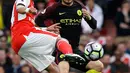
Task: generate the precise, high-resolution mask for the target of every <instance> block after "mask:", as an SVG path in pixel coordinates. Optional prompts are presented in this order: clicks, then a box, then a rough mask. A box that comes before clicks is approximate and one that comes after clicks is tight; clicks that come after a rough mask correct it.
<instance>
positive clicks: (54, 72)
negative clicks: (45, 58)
mask: <svg viewBox="0 0 130 73" xmlns="http://www.w3.org/2000/svg"><path fill="white" fill-rule="evenodd" d="M47 71H48V72H49V73H60V70H59V68H58V65H57V64H55V63H54V62H52V63H51V64H50V65H49V67H48V68H47Z"/></svg>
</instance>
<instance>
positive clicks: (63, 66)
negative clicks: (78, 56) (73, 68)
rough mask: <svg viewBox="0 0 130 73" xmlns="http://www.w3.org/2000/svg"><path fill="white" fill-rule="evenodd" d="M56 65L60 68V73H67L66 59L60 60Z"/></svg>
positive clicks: (67, 64)
mask: <svg viewBox="0 0 130 73" xmlns="http://www.w3.org/2000/svg"><path fill="white" fill-rule="evenodd" d="M58 66H59V68H60V73H69V63H68V62H67V61H61V62H60V63H59V64H58Z"/></svg>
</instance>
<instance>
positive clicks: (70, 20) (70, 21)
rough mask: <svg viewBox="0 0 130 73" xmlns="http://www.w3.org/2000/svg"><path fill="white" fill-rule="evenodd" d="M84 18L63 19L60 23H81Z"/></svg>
mask: <svg viewBox="0 0 130 73" xmlns="http://www.w3.org/2000/svg"><path fill="white" fill-rule="evenodd" d="M81 20H82V19H61V20H60V23H65V25H79V24H80V23H81Z"/></svg>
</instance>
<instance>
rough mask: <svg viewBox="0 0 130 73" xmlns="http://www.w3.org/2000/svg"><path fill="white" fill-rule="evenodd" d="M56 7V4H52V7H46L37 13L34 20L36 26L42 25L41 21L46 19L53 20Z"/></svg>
mask: <svg viewBox="0 0 130 73" xmlns="http://www.w3.org/2000/svg"><path fill="white" fill-rule="evenodd" d="M57 6H58V4H57V3H54V4H53V5H52V6H49V7H47V8H46V9H44V10H43V11H41V12H39V13H38V15H37V16H36V18H35V22H36V24H43V21H44V20H46V19H48V18H53V15H54V12H55V9H56V7H57Z"/></svg>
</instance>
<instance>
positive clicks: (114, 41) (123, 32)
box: [0, 0, 130, 73]
mask: <svg viewBox="0 0 130 73" xmlns="http://www.w3.org/2000/svg"><path fill="white" fill-rule="evenodd" d="M14 1H15V0H3V2H0V73H38V71H36V69H35V68H33V67H32V65H31V64H29V63H28V62H26V61H25V60H23V59H22V58H21V57H19V56H18V55H16V54H15V53H14V51H13V50H12V49H11V43H10V41H11V34H10V25H11V23H10V19H11V13H12V7H13V3H14ZM34 1H35V7H36V8H37V9H38V11H42V10H44V9H45V8H46V7H48V6H50V5H52V4H53V3H54V2H58V1H59V0H34ZM82 2H83V3H84V4H85V6H86V8H87V10H88V12H89V13H90V14H91V15H92V16H93V17H94V18H95V19H96V20H97V24H98V26H97V27H98V28H97V30H92V29H91V28H90V27H89V26H88V25H87V23H85V22H84V20H83V21H82V28H83V34H82V35H81V37H80V43H79V49H80V50H82V51H84V47H85V45H86V44H87V43H88V42H90V41H97V42H99V43H100V44H102V45H103V48H104V51H105V55H104V56H103V58H102V59H101V61H102V62H103V64H104V70H103V71H102V73H130V6H129V5H130V0H82ZM45 23H48V25H49V24H50V22H49V21H47V22H45ZM77 72H78V71H76V70H73V71H72V72H71V73H77ZM78 73H82V72H78Z"/></svg>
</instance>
